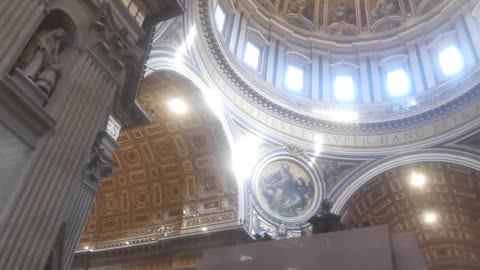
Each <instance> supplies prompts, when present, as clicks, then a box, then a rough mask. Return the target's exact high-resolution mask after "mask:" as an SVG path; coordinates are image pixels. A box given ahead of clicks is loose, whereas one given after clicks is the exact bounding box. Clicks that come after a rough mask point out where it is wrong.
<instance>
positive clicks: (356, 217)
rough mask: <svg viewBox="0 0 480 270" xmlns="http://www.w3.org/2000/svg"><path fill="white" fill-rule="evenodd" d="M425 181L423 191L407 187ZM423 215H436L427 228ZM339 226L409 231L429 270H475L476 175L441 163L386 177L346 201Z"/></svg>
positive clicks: (479, 224) (478, 242)
mask: <svg viewBox="0 0 480 270" xmlns="http://www.w3.org/2000/svg"><path fill="white" fill-rule="evenodd" d="M413 172H416V173H421V174H423V175H425V177H426V182H425V185H424V186H423V187H420V188H419V187H414V186H412V185H411V183H410V182H409V181H410V180H411V179H410V177H411V175H412V173H413ZM426 213H434V214H436V215H438V220H437V222H434V224H428V222H427V221H426V220H425V218H426V216H425V215H426ZM342 215H343V220H344V222H345V223H347V224H349V225H350V226H352V227H357V226H362V224H363V226H364V225H368V224H372V225H380V224H389V225H390V226H391V228H392V230H393V231H394V232H404V231H415V232H416V233H417V237H418V243H419V245H420V247H421V249H422V251H423V254H424V257H425V262H426V264H427V266H428V267H429V269H430V270H438V269H479V266H480V172H477V171H474V170H472V169H469V168H466V167H463V166H457V165H452V164H446V163H421V164H415V165H409V166H403V167H399V168H396V169H393V170H390V171H387V172H385V173H383V174H381V175H379V176H378V177H376V178H374V179H372V180H371V181H369V182H368V183H367V184H365V185H364V186H362V187H361V188H360V189H359V190H358V191H357V192H356V193H355V194H354V195H353V196H352V197H351V198H350V199H349V201H348V203H347V204H346V207H345V208H344V210H343V214H342Z"/></svg>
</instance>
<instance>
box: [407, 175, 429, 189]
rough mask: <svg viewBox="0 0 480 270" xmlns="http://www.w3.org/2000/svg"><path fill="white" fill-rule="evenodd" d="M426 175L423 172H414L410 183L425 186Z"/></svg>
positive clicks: (415, 185)
mask: <svg viewBox="0 0 480 270" xmlns="http://www.w3.org/2000/svg"><path fill="white" fill-rule="evenodd" d="M425 181H426V180H425V175H424V174H421V173H412V175H410V185H411V186H413V187H417V188H420V187H423V186H424V185H425Z"/></svg>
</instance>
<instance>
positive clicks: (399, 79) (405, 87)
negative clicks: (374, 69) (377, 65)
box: [387, 68, 410, 97]
mask: <svg viewBox="0 0 480 270" xmlns="http://www.w3.org/2000/svg"><path fill="white" fill-rule="evenodd" d="M387 89H388V93H389V94H390V96H392V97H402V96H406V95H407V94H408V93H409V92H410V79H409V78H408V75H407V72H406V71H405V69H403V68H399V69H394V70H391V71H388V72H387Z"/></svg>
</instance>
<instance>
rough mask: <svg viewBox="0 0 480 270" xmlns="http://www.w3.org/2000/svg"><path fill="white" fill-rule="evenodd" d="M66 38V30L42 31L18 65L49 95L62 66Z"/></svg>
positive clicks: (28, 47)
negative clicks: (63, 46)
mask: <svg viewBox="0 0 480 270" xmlns="http://www.w3.org/2000/svg"><path fill="white" fill-rule="evenodd" d="M64 39H65V30H63V29H61V28H58V29H55V30H44V31H40V32H39V33H38V34H37V35H36V36H35V37H34V38H33V39H32V41H30V43H29V44H28V46H27V48H26V49H25V51H24V52H23V54H22V56H21V58H20V61H19V63H18V67H19V68H20V70H21V71H22V72H23V74H24V75H25V76H27V77H28V78H29V79H30V80H32V81H33V82H35V83H36V84H37V85H38V86H39V87H40V88H41V89H42V90H43V91H44V92H45V93H46V94H47V95H49V94H50V93H51V91H52V89H53V87H54V86H55V81H56V77H57V71H58V69H59V68H60V57H59V53H60V45H61V43H62V42H63V41H64Z"/></svg>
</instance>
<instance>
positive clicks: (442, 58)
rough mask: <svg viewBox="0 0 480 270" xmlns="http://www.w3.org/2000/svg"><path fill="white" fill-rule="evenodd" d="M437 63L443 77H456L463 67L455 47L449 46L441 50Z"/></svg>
mask: <svg viewBox="0 0 480 270" xmlns="http://www.w3.org/2000/svg"><path fill="white" fill-rule="evenodd" d="M438 62H439V63H440V68H441V70H442V73H443V75H445V76H452V75H456V74H458V73H460V72H461V71H462V70H463V68H464V66H465V64H464V61H463V55H462V54H461V53H460V51H459V50H458V49H457V46H455V45H450V46H448V47H446V48H444V49H443V50H441V51H440V52H439V53H438Z"/></svg>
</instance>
